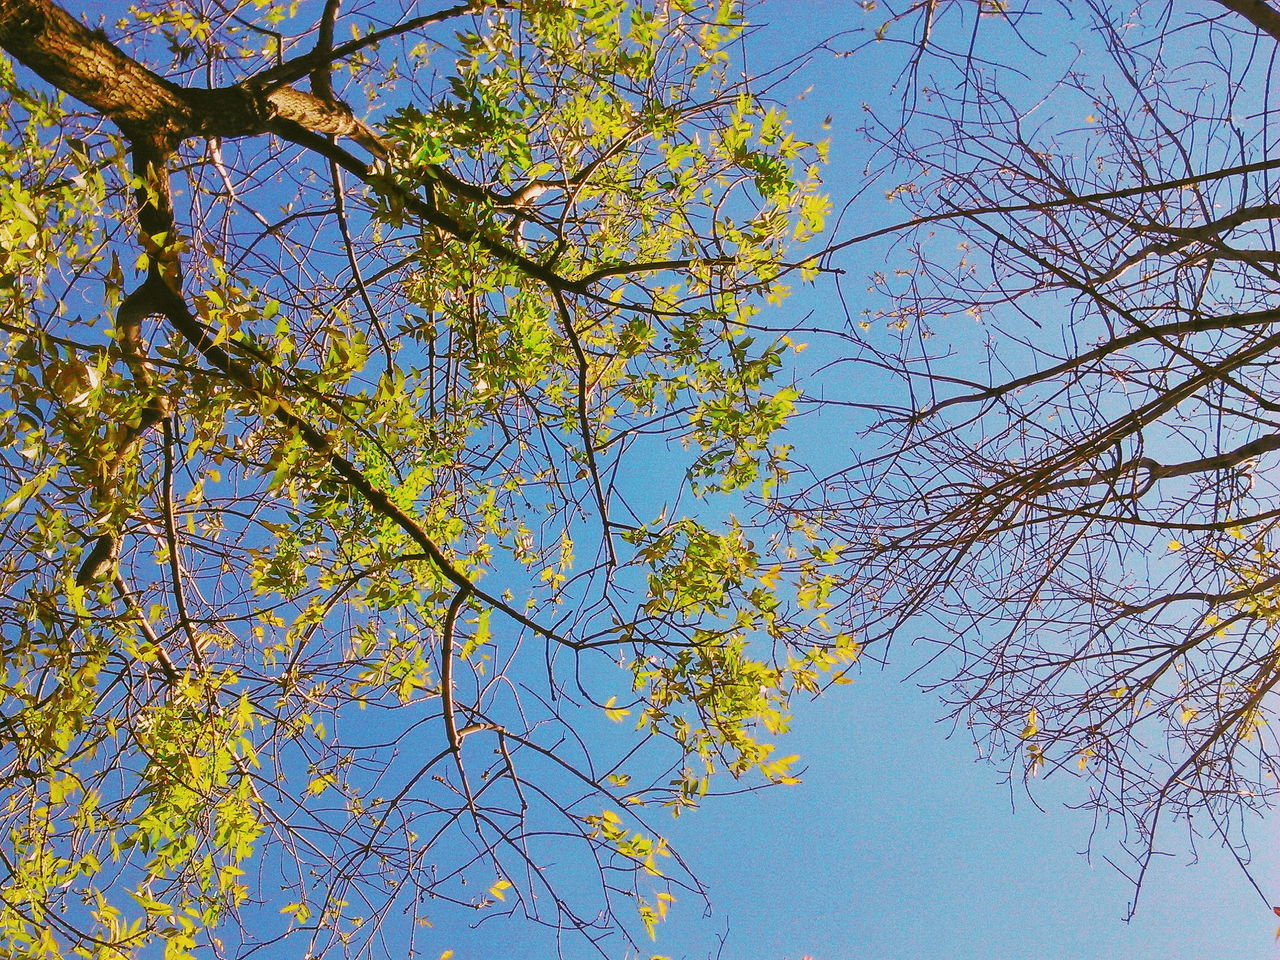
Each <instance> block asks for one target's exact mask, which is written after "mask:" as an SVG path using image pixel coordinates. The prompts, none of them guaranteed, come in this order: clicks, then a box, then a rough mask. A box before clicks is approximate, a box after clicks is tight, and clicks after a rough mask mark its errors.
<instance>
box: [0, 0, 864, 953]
mask: <svg viewBox="0 0 1280 960" xmlns="http://www.w3.org/2000/svg"><path fill="white" fill-rule="evenodd" d="M296 7H297V5H296V4H294V5H290V4H284V3H274V2H271V0H261V2H259V0H255V3H253V4H251V5H250V4H239V3H237V4H222V3H214V4H187V3H184V2H168V3H144V4H139V5H138V6H135V7H131V8H129V10H128V11H125V10H123V9H121V10H120V11H119V14H118V18H117V17H116V16H115V15H113V16H112V18H110V19H109V20H106V21H104V22H103V23H101V24H100V25H98V26H96V27H94V26H89V25H86V24H84V23H82V22H81V21H80V20H79V19H77V17H76V16H74V15H72V14H71V13H69V12H68V11H66V10H64V9H62V8H60V7H59V6H57V5H56V4H54V3H53V2H51V0H0V48H3V50H4V51H5V52H6V53H7V54H8V55H9V56H10V57H11V58H13V61H16V64H17V66H15V65H14V64H13V63H11V62H9V61H0V84H2V85H3V90H4V98H3V103H4V109H5V123H4V136H3V139H2V145H0V158H2V160H0V171H2V175H3V178H4V187H3V190H0V204H2V205H3V211H2V214H3V215H2V216H0V258H2V260H0V262H2V265H0V326H2V327H3V331H4V344H3V353H2V358H3V359H2V362H3V377H2V379H0V385H2V388H3V394H4V397H5V407H6V415H5V417H4V418H3V423H2V424H0V464H2V466H0V471H2V472H3V478H4V480H3V483H4V495H3V496H4V499H3V506H2V507H0V509H2V511H3V514H4V525H3V530H2V531H0V556H2V558H3V559H2V560H0V570H2V573H0V578H2V581H3V590H2V599H0V618H2V619H3V623H4V630H3V636H4V654H3V670H4V674H3V690H2V694H0V727H2V729H3V738H4V745H5V752H4V755H3V756H4V767H3V771H2V772H0V791H3V803H2V804H0V810H2V811H3V813H2V814H0V818H2V819H3V835H4V836H5V837H6V838H7V840H6V842H5V843H4V844H3V845H0V863H3V868H4V869H3V873H4V878H3V880H2V881H0V944H3V947H2V949H3V950H4V951H5V952H6V953H12V954H14V955H22V956H30V957H54V956H85V957H103V958H106V957H111V958H120V957H127V956H138V955H144V954H146V955H150V953H151V952H154V951H156V950H159V949H161V947H163V950H164V952H165V956H166V957H171V958H178V957H184V956H192V955H196V954H204V953H206V952H207V951H208V950H209V949H211V945H213V947H214V948H215V949H216V952H217V953H218V954H219V955H227V956H242V955H248V954H250V953H252V952H253V951H255V950H257V949H261V948H262V946H263V945H264V944H272V943H279V942H281V941H283V940H286V939H287V940H288V941H289V942H290V944H291V946H290V950H291V951H292V954H294V955H297V956H302V955H303V954H306V955H307V956H311V957H319V956H322V955H325V954H329V953H333V952H343V951H345V952H349V953H358V952H359V951H360V950H361V949H363V948H364V947H366V946H367V945H368V944H369V943H371V942H372V938H374V937H376V936H377V935H378V931H379V928H380V927H381V926H382V925H383V924H384V923H390V924H399V926H395V927H394V929H395V930H396V931H398V933H397V938H398V941H397V942H401V943H408V944H409V945H410V947H413V948H415V949H425V950H428V951H430V950H437V952H438V947H437V945H436V944H434V943H427V944H426V946H423V945H422V942H421V941H420V940H419V939H418V938H419V937H420V936H422V934H421V933H420V932H415V928H414V927H413V926H412V924H413V923H414V922H415V921H420V922H422V923H426V922H429V921H430V919H431V918H432V916H434V915H436V913H437V912H441V911H445V910H448V909H450V908H451V907H452V906H455V905H456V906H458V907H460V908H465V909H467V910H478V911H481V914H479V915H482V916H489V915H497V914H520V915H522V916H523V917H526V918H528V919H529V920H532V921H535V922H537V923H540V924H545V925H548V926H550V927H553V928H556V929H560V930H568V931H574V932H577V933H579V934H581V935H583V936H584V937H586V938H587V939H588V940H589V941H591V942H593V943H599V942H600V941H601V940H603V938H605V937H606V936H608V935H610V934H616V933H617V932H618V931H621V935H623V936H626V937H631V936H632V935H633V934H634V933H636V932H638V931H640V930H642V929H644V928H647V929H648V930H649V932H652V930H653V926H654V924H655V923H656V922H657V921H658V920H660V919H661V918H662V916H663V915H664V914H665V913H666V911H667V908H668V905H669V903H670V902H671V901H672V899H673V898H674V896H675V895H676V893H681V892H682V889H683V890H689V891H691V892H693V893H697V892H698V890H697V886H696V881H694V880H693V879H692V877H690V876H689V875H688V873H687V871H686V870H685V869H684V868H683V865H682V863H681V862H680V861H679V860H678V859H677V858H675V857H674V856H673V855H672V853H671V851H670V850H669V849H668V847H667V846H666V844H665V842H664V841H663V840H662V838H661V835H660V833H659V832H658V831H659V829H660V827H659V825H658V821H656V820H655V819H654V817H655V814H656V813H658V812H660V811H662V809H663V808H669V809H670V810H671V812H673V813H679V812H680V811H681V810H682V809H685V808H688V807H692V806H696V805H697V803H698V802H699V799H700V797H701V796H702V795H703V794H705V793H707V791H708V790H709V789H710V781H711V777H712V776H713V775H714V774H716V773H722V772H725V771H727V772H728V773H730V774H732V775H733V776H735V777H753V778H754V780H753V781H752V782H755V783H765V782H770V781H775V782H776V781H785V780H788V779H790V778H791V774H790V772H789V766H790V765H791V763H792V762H793V758H785V757H779V756H777V755H776V753H775V751H774V748H773V746H772V744H771V742H770V740H771V737H772V735H773V734H776V733H778V732H780V731H782V730H783V729H785V726H786V723H787V709H788V707H787V704H788V700H789V698H790V696H791V694H792V693H793V692H794V691H797V690H812V689H815V688H816V687H817V685H818V684H819V682H820V677H821V676H822V675H823V674H824V673H830V672H831V671H838V670H842V669H844V668H845V667H846V666H847V665H848V664H849V663H850V662H851V661H852V660H853V659H854V658H855V657H856V655H857V650H858V648H857V645H856V644H855V643H854V642H853V641H852V639H850V638H849V637H848V636H845V635H841V634H839V633H837V632H834V631H831V630H829V629H828V628H827V626H826V622H825V621H824V619H823V612H824V609H825V607H826V606H828V605H829V604H828V601H827V599H826V598H827V596H828V595H829V594H830V593H831V591H832V589H833V588H834V585H835V581H834V577H833V575H832V574H831V573H830V572H829V571H826V570H824V569H822V564H823V563H824V562H828V561H829V560H830V559H831V558H830V556H829V555H827V554H826V553H825V552H824V549H825V548H823V547H822V546H821V545H820V544H819V543H817V542H816V539H815V538H816V533H815V532H814V531H813V530H812V528H810V527H807V526H805V525H794V526H788V525H785V524H782V525H774V526H772V527H770V528H768V529H764V530H754V529H752V528H751V526H750V524H749V523H748V522H747V521H745V520H739V519H736V518H735V517H734V515H733V512H732V511H733V508H734V506H735V504H737V503H739V502H740V499H741V497H742V496H743V495H744V494H746V493H751V492H754V493H756V494H758V495H766V496H767V495H769V493H770V491H771V490H772V489H773V488H774V487H775V486H776V484H777V483H778V482H779V480H780V479H782V478H784V477H785V476H786V474H787V471H788V462H787V449H786V447H785V446H783V445H781V444H779V443H778V442H776V441H775V440H773V439H772V437H773V435H774V434H775V432H776V431H777V430H778V429H779V428H780V427H781V426H782V425H783V424H784V423H785V422H786V420H787V418H788V416H789V415H790V413H791V412H792V409H793V407H794V404H795V400H796V392H795V390H794V389H792V388H791V387H789V386H787V385H785V383H783V384H779V383H775V378H776V377H777V374H778V371H779V369H780V367H781V364H782V361H783V358H784V355H785V354H786V353H787V352H788V351H789V349H790V346H789V344H788V342H787V341H786V340H785V339H778V340H774V339H772V338H770V339H757V338H756V337H754V336H753V335H752V331H751V318H752V316H753V314H754V313H755V312H756V311H757V309H759V305H760V303H762V302H763V301H765V300H772V299H777V298H778V297H780V296H781V295H782V294H783V292H784V286H783V282H782V280H783V275H784V273H786V272H787V271H788V270H790V269H792V266H791V265H790V264H789V262H788V261H787V260H786V256H787V250H788V248H789V247H790V246H791V245H792V244H793V243H795V242H797V241H803V240H805V239H807V238H809V237H811V236H812V235H814V234H815V233H816V232H817V231H818V230H820V229H821V224H822V218H823V214H824V213H825V211H826V201H825V199H824V198H823V196H822V195H821V194H820V193H819V192H818V187H817V178H816V172H815V167H814V164H815V162H816V160H817V159H818V151H817V150H816V148H814V147H813V146H812V145H810V144H808V143H805V142H803V141H802V140H800V139H798V138H797V137H796V136H795V135H794V134H792V133H791V132H789V131H788V129H787V123H786V120H785V117H784V116H783V115H782V114H781V113H780V112H779V111H778V110H776V109H775V108H773V107H772V106H770V105H769V104H768V102H767V100H766V99H765V96H764V95H765V94H766V93H767V91H766V90H756V89H755V88H754V87H753V85H752V84H751V83H750V82H747V81H744V80H735V79H731V77H732V76H735V75H736V74H734V73H733V71H731V70H730V69H729V67H730V65H731V64H732V62H733V59H732V57H731V56H730V54H729V52H728V51H727V49H726V48H727V45H728V44H729V43H730V42H731V41H732V40H733V39H734V38H735V37H737V36H738V35H739V33H740V31H741V29H742V22H741V20H740V18H739V16H738V14H737V12H736V10H735V9H734V7H735V5H734V4H731V3H704V2H701V0H661V2H655V3H638V2H637V3H625V2H622V0H616V2H615V0H590V2H569V0H526V2H524V3H521V4H514V3H509V2H505V0H492V2H484V0H476V2H467V3H462V4H459V5H457V6H453V7H449V8H444V7H441V8H438V9H436V10H434V11H430V12H426V13H422V12H416V11H410V10H408V9H406V10H404V11H401V10H400V9H398V8H395V7H394V6H393V5H391V4H360V5H357V6H356V7H355V8H350V9H344V8H341V7H340V3H339V2H338V0H326V3H324V5H323V8H322V9H321V10H318V11H312V10H310V9H309V7H306V8H304V9H303V10H301V11H299V10H297V9H295V8H296ZM347 36H350V38H351V39H340V38H343V37H347ZM304 85H305V87H306V89H303V86H304ZM677 440H678V441H680V443H679V444H675V445H674V446H673V445H672V444H673V441H677ZM680 444H683V447H681V446H680ZM681 450H687V453H682V452H681ZM655 453H661V454H662V455H663V461H662V462H664V463H674V464H676V465H677V466H676V467H675V468H673V470H672V472H670V473H669V474H668V475H654V473H653V472H652V471H651V470H648V472H647V468H646V462H657V461H653V460H651V459H647V458H652V457H653V456H654V455H655ZM624 718H626V720H625V723H623V724H622V725H620V726H614V725H611V724H610V723H609V721H610V720H612V721H622V720H623V719H624ZM584 870H585V871H586V872H587V873H588V874H590V875H594V876H595V877H596V882H595V883H594V885H593V886H588V885H584V883H583V871H584ZM405 911H407V912H408V915H409V916H408V919H407V920H403V921H402V920H400V919H398V918H399V916H400V914H401V913H402V912H405ZM400 937H403V939H399V938H400ZM445 946H447V944H446V945H445Z"/></svg>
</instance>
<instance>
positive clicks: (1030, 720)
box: [1021, 707, 1040, 740]
mask: <svg viewBox="0 0 1280 960" xmlns="http://www.w3.org/2000/svg"><path fill="white" fill-rule="evenodd" d="M1039 732H1040V724H1039V722H1038V719H1037V716H1036V711H1035V708H1034V707H1032V708H1031V709H1030V710H1029V711H1027V725H1026V727H1024V728H1023V730H1022V734H1021V736H1022V739H1023V740H1029V739H1031V738H1032V737H1034V736H1035V735H1036V734H1037V733H1039Z"/></svg>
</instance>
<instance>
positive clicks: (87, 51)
mask: <svg viewBox="0 0 1280 960" xmlns="http://www.w3.org/2000/svg"><path fill="white" fill-rule="evenodd" d="M0 48H3V49H4V50H5V51H7V52H8V53H9V54H10V55H11V56H13V57H14V58H15V59H16V60H18V62H20V63H22V64H23V65H25V66H27V67H29V68H30V69H31V70H32V71H34V72H35V73H36V74H38V75H39V76H40V77H41V79H43V80H45V81H46V82H47V83H49V84H51V85H52V86H54V87H56V88H57V89H59V90H61V91H63V92H64V93H67V94H70V95H71V96H73V97H75V98H76V99H77V100H79V101H81V102H82V103H84V104H85V105H86V106H88V107H89V108H91V109H92V110H94V111H95V112H97V113H100V114H102V115H103V116H104V117H107V118H108V119H110V120H111V121H112V122H114V123H115V124H116V126H118V127H119V128H120V130H121V132H122V133H124V135H125V136H126V137H127V138H128V139H129V140H131V141H133V142H135V143H136V142H137V141H139V140H143V139H146V140H149V141H150V142H152V143H153V144H155V146H156V147H157V148H158V149H159V151H160V152H161V153H168V152H169V151H171V150H172V149H173V148H174V147H175V146H177V144H178V143H179V142H180V141H182V140H183V139H186V138H188V137H224V138H235V137H249V136H258V135H260V134H263V133H266V132H267V130H268V129H269V128H270V125H271V123H272V122H273V121H275V120H287V121H290V122H292V123H296V124H298V125H299V126H301V127H303V128H305V129H307V130H313V131H315V132H317V133H323V134H329V135H332V136H346V137H355V138H357V139H359V140H361V142H365V141H366V140H367V139H368V138H367V137H366V136H365V133H366V128H365V126H364V124H362V123H361V122H360V121H359V120H357V119H356V118H355V117H354V116H353V115H352V113H351V111H350V109H348V108H347V107H346V106H345V105H344V104H341V103H335V102H332V101H328V100H323V99H321V98H320V97H316V96H313V95H312V94H310V93H307V92H305V91H302V90H296V89H294V88H292V87H289V86H276V87H272V86H271V85H269V84H266V83H257V82H255V79H254V78H249V79H247V80H245V81H243V82H241V83H238V84H236V85H234V86H230V87H221V88H217V89H212V90H209V89H200V88H194V87H181V86H178V85H177V84H175V83H173V82H171V81H169V80H166V79H165V78H164V77H161V76H159V75H158V74H156V73H154V72H152V71H151V70H149V69H147V68H146V67H145V66H143V65H142V64H140V63H138V62H137V61H136V60H134V59H133V58H132V57H130V56H128V55H127V54H126V53H124V52H123V51H122V50H121V49H120V48H119V47H117V46H116V45H115V44H114V43H112V42H111V41H110V40H109V39H108V38H107V36H106V35H105V34H104V33H102V32H101V31H97V30H91V29H89V28H88V27H86V26H85V25H84V24H82V23H81V22H80V21H79V20H77V19H76V18H75V17H73V16H72V15H71V14H69V13H68V12H67V11H65V10H63V9H62V8H61V7H59V6H58V5H57V4H55V3H53V2H52V0H0ZM366 145H368V143H366Z"/></svg>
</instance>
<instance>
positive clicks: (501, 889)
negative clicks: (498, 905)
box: [450, 880, 511, 952]
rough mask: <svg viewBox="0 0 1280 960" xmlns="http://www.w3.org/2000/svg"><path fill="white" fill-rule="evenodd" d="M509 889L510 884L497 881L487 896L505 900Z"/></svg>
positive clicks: (504, 881)
mask: <svg viewBox="0 0 1280 960" xmlns="http://www.w3.org/2000/svg"><path fill="white" fill-rule="evenodd" d="M510 889H511V884H510V882H508V881H506V880H499V881H498V882H497V883H495V884H494V885H493V886H492V887H490V888H489V896H491V897H493V898H494V899H495V900H505V899H507V891H508V890H510ZM450 952H452V951H450Z"/></svg>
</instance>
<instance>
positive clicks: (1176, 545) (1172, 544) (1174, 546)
mask: <svg viewBox="0 0 1280 960" xmlns="http://www.w3.org/2000/svg"><path fill="white" fill-rule="evenodd" d="M1169 549H1170V550H1181V549H1182V541H1181V540H1170V541H1169Z"/></svg>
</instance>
